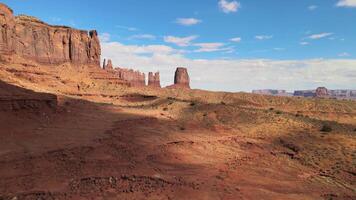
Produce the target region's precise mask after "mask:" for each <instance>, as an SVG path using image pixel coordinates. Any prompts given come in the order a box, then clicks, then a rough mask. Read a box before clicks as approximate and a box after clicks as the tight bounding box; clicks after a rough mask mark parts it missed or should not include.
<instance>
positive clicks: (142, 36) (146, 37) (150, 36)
mask: <svg viewBox="0 0 356 200" xmlns="http://www.w3.org/2000/svg"><path fill="white" fill-rule="evenodd" d="M129 39H147V40H154V39H156V36H154V35H151V34H138V35H132V36H130V37H129Z"/></svg>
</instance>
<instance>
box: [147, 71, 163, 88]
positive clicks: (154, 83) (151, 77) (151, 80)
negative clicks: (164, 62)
mask: <svg viewBox="0 0 356 200" xmlns="http://www.w3.org/2000/svg"><path fill="white" fill-rule="evenodd" d="M148 86H149V87H154V88H160V87H161V82H160V77H159V72H156V73H154V74H153V73H152V72H149V73H148Z"/></svg>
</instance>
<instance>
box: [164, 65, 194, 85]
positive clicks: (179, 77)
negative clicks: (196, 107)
mask: <svg viewBox="0 0 356 200" xmlns="http://www.w3.org/2000/svg"><path fill="white" fill-rule="evenodd" d="M167 88H186V89H190V79H189V75H188V70H187V68H184V67H178V68H177V69H176V72H175V74H174V84H173V85H170V86H168V87H167Z"/></svg>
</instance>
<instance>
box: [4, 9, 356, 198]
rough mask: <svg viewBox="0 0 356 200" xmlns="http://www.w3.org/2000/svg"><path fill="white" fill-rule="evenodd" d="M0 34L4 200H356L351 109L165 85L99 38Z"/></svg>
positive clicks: (24, 27) (7, 19) (27, 21)
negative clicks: (119, 59) (104, 48)
mask: <svg viewBox="0 0 356 200" xmlns="http://www.w3.org/2000/svg"><path fill="white" fill-rule="evenodd" d="M0 25H1V26H0V52H1V54H0V200H7V199H9V200H10V199H11V200H15V199H16V200H21V199H231V200H235V199H266V200H268V199H270V200H274V199H283V200H301V199H303V200H309V199H310V200H312V199H322V200H324V199H325V200H329V199H335V200H336V199H340V200H342V199H348V200H352V199H356V187H355V184H356V177H355V176H356V138H355V137H356V101H355V100H348V99H335V98H327V97H325V98H324V97H313V98H304V97H282V96H270V95H259V94H251V93H245V92H237V93H231V92H212V91H207V90H199V89H191V85H190V82H191V81H190V80H191V79H192V76H191V75H190V74H189V70H187V69H186V68H184V66H183V67H179V63H177V66H176V67H178V68H177V70H176V74H171V77H172V78H171V79H172V84H171V85H169V86H167V87H163V86H161V83H160V78H162V77H160V74H159V73H149V74H148V79H147V80H146V77H145V74H143V73H141V72H139V71H135V70H132V69H126V68H122V67H117V66H115V65H116V63H114V62H112V61H111V60H109V59H110V58H106V59H107V60H106V61H105V62H104V63H103V64H100V63H101V60H100V59H102V58H101V57H100V56H101V46H100V41H99V38H98V33H97V32H96V31H82V30H77V29H73V28H70V27H66V26H54V25H49V24H47V23H45V22H42V21H40V20H39V19H37V18H35V17H29V16H25V15H19V16H15V15H14V14H13V11H12V10H11V9H10V8H9V7H8V6H6V5H5V4H0ZM108 61H109V62H108ZM146 82H148V83H147V85H146Z"/></svg>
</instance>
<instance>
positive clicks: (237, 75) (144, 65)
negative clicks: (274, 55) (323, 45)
mask: <svg viewBox="0 0 356 200" xmlns="http://www.w3.org/2000/svg"><path fill="white" fill-rule="evenodd" d="M102 49H103V50H102V54H103V58H111V59H112V60H113V62H114V64H115V65H116V66H123V67H128V68H133V69H137V70H140V71H142V72H145V73H147V72H148V71H157V70H158V71H160V73H161V82H162V85H163V86H167V85H170V84H172V83H173V78H174V71H175V68H176V67H178V66H184V67H187V68H188V71H189V75H190V77H191V85H192V87H193V88H200V89H208V90H223V91H251V90H252V89H260V88H276V89H286V90H290V91H291V90H294V89H314V88H316V87H318V86H320V85H323V86H325V87H328V88H331V89H332V88H350V86H354V85H355V84H354V83H355V82H356V68H355V65H356V60H352V59H335V60H333V59H330V60H326V59H311V60H283V61H278V60H263V59H248V60H244V59H235V60H232V59H229V60H225V59H213V60H206V59H191V58H187V57H185V56H184V55H183V54H181V53H180V51H179V50H177V49H173V48H171V47H168V46H164V45H148V46H137V45H124V44H121V43H117V42H106V43H103V44H102ZM144 53H150V55H142V54H144ZM351 89H352V88H351Z"/></svg>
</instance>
